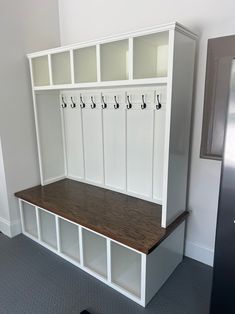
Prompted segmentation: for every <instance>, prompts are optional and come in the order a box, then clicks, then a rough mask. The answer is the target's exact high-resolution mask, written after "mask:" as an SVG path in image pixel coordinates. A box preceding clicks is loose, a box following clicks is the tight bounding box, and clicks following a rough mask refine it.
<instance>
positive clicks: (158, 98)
mask: <svg viewBox="0 0 235 314" xmlns="http://www.w3.org/2000/svg"><path fill="white" fill-rule="evenodd" d="M161 107H162V105H161V103H160V95H157V104H156V109H157V110H159V109H161Z"/></svg>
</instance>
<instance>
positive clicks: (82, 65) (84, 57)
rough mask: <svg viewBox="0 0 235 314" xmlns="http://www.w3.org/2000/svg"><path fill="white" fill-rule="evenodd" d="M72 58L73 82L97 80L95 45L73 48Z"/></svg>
mask: <svg viewBox="0 0 235 314" xmlns="http://www.w3.org/2000/svg"><path fill="white" fill-rule="evenodd" d="M73 60H74V81H75V83H89V82H96V81H97V61H96V46H92V47H85V48H79V49H76V50H74V51H73Z"/></svg>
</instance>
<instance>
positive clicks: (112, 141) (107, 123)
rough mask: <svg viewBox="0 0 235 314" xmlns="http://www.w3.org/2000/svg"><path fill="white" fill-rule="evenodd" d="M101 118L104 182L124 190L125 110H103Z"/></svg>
mask: <svg viewBox="0 0 235 314" xmlns="http://www.w3.org/2000/svg"><path fill="white" fill-rule="evenodd" d="M103 119H104V159H105V184H106V185H107V186H110V187H113V188H115V189H120V190H124V189H125V182H126V178H125V177H126V166H125V163H126V157H125V156H126V149H125V146H126V145H125V138H126V135H125V133H126V131H125V110H123V109H117V110H115V109H107V110H104V111H103Z"/></svg>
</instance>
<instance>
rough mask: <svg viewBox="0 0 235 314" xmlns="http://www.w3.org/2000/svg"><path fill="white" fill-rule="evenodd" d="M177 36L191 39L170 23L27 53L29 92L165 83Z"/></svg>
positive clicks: (190, 34)
mask: <svg viewBox="0 0 235 314" xmlns="http://www.w3.org/2000/svg"><path fill="white" fill-rule="evenodd" d="M176 34H178V35H177V36H175V35H176ZM179 34H182V35H185V36H187V37H188V38H192V39H193V40H195V38H196V35H195V34H193V33H192V32H190V31H189V30H188V29H186V28H185V27H184V26H182V25H180V24H178V23H170V24H165V25H161V26H159V27H155V28H151V29H146V30H141V31H138V32H133V33H128V34H123V35H120V36H115V37H109V38H104V39H101V40H97V41H92V42H85V43H81V44H75V45H70V46H66V47H58V48H54V49H50V50H47V51H41V52H36V53H33V54H30V55H28V57H29V59H31V61H32V62H31V65H32V71H31V72H32V81H33V87H34V90H47V89H61V88H63V89H64V88H70V89H71V88H93V87H94V88H96V87H110V86H126V85H140V84H167V83H168V74H169V73H172V71H173V67H172V66H169V69H168V64H170V65H172V63H171V62H169V60H172V58H173V54H174V51H175V43H177V42H178V41H179V39H178V37H179ZM169 38H172V40H170V41H169ZM180 49H181V50H182V52H184V50H185V49H184V47H181V48H180Z"/></svg>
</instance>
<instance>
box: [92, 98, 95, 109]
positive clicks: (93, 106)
mask: <svg viewBox="0 0 235 314" xmlns="http://www.w3.org/2000/svg"><path fill="white" fill-rule="evenodd" d="M91 102H92V104H91V109H95V107H96V103H95V102H94V100H93V96H91Z"/></svg>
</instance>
